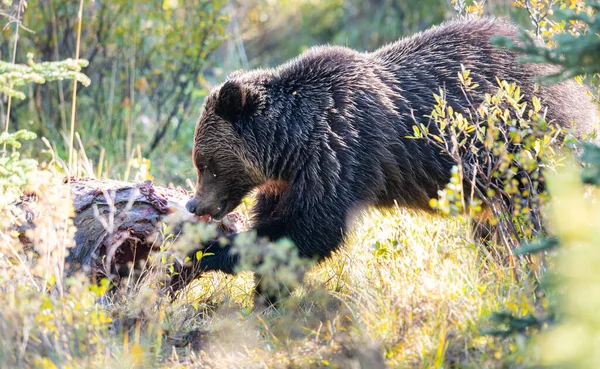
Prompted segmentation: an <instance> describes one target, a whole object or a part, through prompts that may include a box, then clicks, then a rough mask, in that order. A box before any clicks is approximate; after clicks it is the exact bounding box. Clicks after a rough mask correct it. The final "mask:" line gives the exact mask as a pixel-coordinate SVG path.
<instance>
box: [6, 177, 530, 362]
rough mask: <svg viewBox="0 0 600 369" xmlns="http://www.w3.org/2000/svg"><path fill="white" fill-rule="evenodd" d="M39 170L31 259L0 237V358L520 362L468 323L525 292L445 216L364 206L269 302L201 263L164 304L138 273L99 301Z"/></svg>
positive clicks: (64, 201) (247, 278) (518, 354)
mask: <svg viewBox="0 0 600 369" xmlns="http://www.w3.org/2000/svg"><path fill="white" fill-rule="evenodd" d="M46 173H47V172H46ZM36 178H41V177H40V174H39V172H38V173H37V174H36ZM51 178H55V177H52V176H51V177H50V178H47V179H49V180H50V181H49V182H48V183H51V185H42V184H40V181H36V180H34V181H31V183H32V186H35V187H36V188H35V190H36V191H37V192H38V193H41V194H43V196H41V197H40V198H41V201H40V203H39V204H38V207H39V211H41V212H44V213H45V214H47V216H45V217H40V218H38V219H42V220H41V221H39V222H38V224H37V229H36V231H35V237H33V240H34V243H35V244H34V246H35V249H36V250H37V251H38V252H41V256H40V257H34V256H33V254H31V253H27V252H19V250H20V245H19V243H18V240H17V239H16V238H15V237H14V236H15V234H14V233H11V232H7V231H3V232H2V233H1V236H2V239H3V242H2V248H0V253H1V255H0V260H2V264H1V265H0V289H1V290H2V293H1V294H0V304H2V306H3V309H2V311H0V330H1V331H2V332H3V334H2V336H0V347H2V349H0V367H15V366H16V367H32V366H34V367H35V366H37V367H53V366H56V367H63V366H69V367H119V368H120V367H185V368H187V367H219V368H220V367H222V368H234V367H244V368H246V367H249V368H253V367H256V368H262V367H298V368H304V367H337V368H358V367H369V368H377V367H383V366H384V365H385V366H386V367H392V368H442V367H444V368H447V367H460V368H463V367H465V368H468V367H473V368H482V367H502V365H503V364H504V365H505V364H506V363H516V362H517V361H520V360H522V359H523V352H522V348H520V347H517V346H516V345H515V344H514V342H513V341H503V342H500V341H498V340H496V339H492V338H490V337H487V336H482V335H481V334H480V329H481V327H484V326H485V325H486V324H487V317H488V315H489V314H490V313H491V312H492V311H495V310H498V309H505V308H507V309H511V310H513V311H517V312H522V309H527V306H529V302H528V301H529V298H528V296H530V295H531V292H530V289H529V288H528V287H527V284H526V283H524V282H523V281H522V280H521V282H520V281H518V280H515V279H514V278H513V276H512V273H511V271H510V270H508V269H506V268H505V267H503V266H501V265H498V264H495V263H492V262H489V261H486V260H485V258H484V257H483V255H484V254H483V253H480V252H478V249H479V248H478V247H477V246H476V245H474V244H473V243H472V242H471V241H470V238H469V237H468V235H469V229H468V227H467V226H466V225H465V224H464V223H463V222H462V221H461V220H460V219H458V218H443V217H437V216H432V215H424V214H417V213H413V212H410V211H407V210H401V209H394V210H391V211H389V212H380V211H374V210H373V211H368V212H365V213H364V215H362V216H360V217H359V219H358V220H357V221H356V227H355V230H354V231H353V232H352V234H351V236H350V237H349V239H348V241H347V244H346V246H345V247H344V248H343V250H342V251H340V252H339V253H337V254H336V255H335V256H334V257H333V258H332V259H331V260H328V261H327V262H326V263H323V264H322V265H319V266H317V267H315V268H313V269H312V270H310V271H309V273H308V274H307V276H306V278H305V283H304V286H303V287H302V288H300V289H299V290H297V291H295V292H294V295H293V296H292V297H291V298H290V299H289V300H288V301H286V303H285V304H284V305H283V306H282V307H281V308H279V309H273V308H269V309H266V308H264V307H254V306H253V302H252V301H253V299H252V297H253V295H252V280H253V278H252V275H251V273H243V274H242V275H240V276H238V277H235V278H234V277H228V276H225V275H222V274H218V273H208V274H206V275H205V276H204V277H203V278H201V279H200V280H198V281H197V282H196V283H194V285H193V286H191V288H190V289H189V291H187V292H188V293H187V294H186V295H185V296H183V297H182V298H180V299H179V300H177V301H176V302H175V303H173V304H171V303H168V302H166V301H165V299H164V298H163V297H162V296H160V294H159V293H157V291H158V290H159V288H158V287H157V286H156V285H155V284H154V283H152V282H151V280H149V281H146V282H140V281H131V283H129V284H128V285H127V288H125V289H124V290H123V291H122V292H123V293H122V294H120V295H119V296H120V297H119V298H116V299H114V300H112V301H111V300H107V299H99V297H100V296H101V295H102V294H103V293H104V289H103V288H102V287H98V286H97V285H95V284H90V283H89V282H88V281H86V280H84V279H82V278H77V277H75V278H67V279H66V280H65V281H64V282H62V283H61V281H62V280H63V278H65V276H64V272H63V271H62V264H61V260H62V259H61V258H62V256H63V255H64V253H65V247H68V246H69V245H70V244H71V242H72V241H71V240H72V232H73V231H72V229H71V228H70V223H69V222H70V221H69V220H68V216H69V214H70V211H69V210H68V208H69V205H68V204H69V197H68V193H65V190H66V187H64V186H62V185H59V184H58V183H56V182H52V180H51ZM44 182H46V181H44ZM3 203H4V205H5V207H4V209H5V210H4V215H5V214H7V210H6V209H7V206H6V204H7V203H8V202H6V201H5V202H3ZM65 206H67V208H64V207H65ZM62 286H64V289H63V287H62ZM99 301H103V303H102V304H98V302H99ZM515 342H516V341H515Z"/></svg>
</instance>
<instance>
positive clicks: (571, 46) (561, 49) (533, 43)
mask: <svg viewBox="0 0 600 369" xmlns="http://www.w3.org/2000/svg"><path fill="white" fill-rule="evenodd" d="M589 6H590V8H591V10H590V11H589V12H590V14H587V13H585V12H580V13H574V12H573V11H571V10H561V11H557V12H556V15H557V18H558V19H559V22H560V23H561V24H562V25H563V27H564V24H565V23H568V22H572V23H576V22H580V23H583V25H584V30H583V31H582V32H581V33H580V32H577V33H575V32H574V31H573V32H563V33H559V34H557V35H555V36H554V37H553V41H554V42H555V43H557V44H558V46H557V47H555V48H548V47H546V46H545V45H540V43H539V40H536V39H535V38H533V37H532V36H531V35H529V34H527V33H523V34H522V38H521V40H520V43H518V44H517V43H515V42H513V41H510V40H508V39H505V38H497V39H496V43H497V44H498V45H500V46H503V47H508V48H510V49H512V50H515V51H519V52H521V53H523V54H524V55H526V56H525V57H524V58H523V61H526V62H531V63H550V64H554V65H557V66H560V70H559V71H557V72H556V73H555V74H553V75H550V76H549V77H548V79H549V81H553V82H557V81H560V80H564V79H568V78H573V77H576V76H580V75H582V74H588V75H590V76H591V75H593V74H595V73H600V64H599V63H598V59H600V38H599V37H598V34H600V18H599V17H598V16H597V15H596V12H598V11H600V5H598V4H590V5H589ZM591 14H593V15H591Z"/></svg>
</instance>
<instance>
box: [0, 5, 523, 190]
mask: <svg viewBox="0 0 600 369" xmlns="http://www.w3.org/2000/svg"><path fill="white" fill-rule="evenodd" d="M0 4H2V5H1V6H2V7H1V8H0V14H1V15H3V16H4V17H3V18H2V20H3V21H4V24H3V27H2V29H1V33H0V60H4V61H11V60H12V59H13V58H14V60H15V61H16V62H17V63H26V62H27V54H28V53H32V54H33V60H34V61H36V62H40V61H59V60H63V59H66V58H73V57H74V56H75V49H76V42H77V28H76V27H77V13H78V2H73V1H66V0H47V1H39V2H35V1H34V2H31V1H30V2H25V1H22V0H21V1H18V0H10V1H9V0H2V1H0ZM473 4H475V5H476V6H479V7H480V9H479V8H477V9H471V10H472V11H475V12H484V13H487V14H495V15H506V16H511V17H512V18H513V19H516V20H520V21H521V22H522V23H523V24H527V23H528V22H529V17H528V14H527V11H526V10H525V9H524V8H523V7H515V6H513V4H512V0H489V1H486V2H470V3H469V4H465V2H464V1H462V0H461V1H458V2H452V1H450V0H419V1H405V0H376V1H362V0H278V1H274V0H237V1H234V0H203V1H195V0H151V1H143V2H132V1H124V0H113V1H104V0H97V1H92V2H85V3H84V7H83V18H82V30H81V50H80V57H81V58H82V59H86V60H88V61H89V66H87V68H85V69H84V70H83V71H84V73H85V74H86V75H87V76H89V78H90V79H91V84H90V85H89V86H88V87H86V88H80V89H79V91H78V100H79V104H78V106H77V126H76V132H77V133H78V134H79V136H80V138H81V143H82V146H79V145H78V142H77V140H76V142H75V149H77V151H78V153H79V156H78V157H79V158H80V159H81V160H84V161H86V165H85V166H84V167H86V168H88V172H89V173H80V174H83V175H91V174H96V175H100V176H103V177H113V178H116V177H120V178H124V177H130V175H129V173H130V172H131V168H135V167H138V168H139V167H141V166H146V167H148V166H150V171H149V174H148V175H152V176H153V177H155V179H156V180H157V181H158V182H161V183H165V184H168V183H173V184H178V185H182V184H185V180H186V179H187V178H193V177H194V173H193V170H192V164H191V161H190V160H189V155H190V152H191V144H192V135H193V129H194V124H195V121H196V119H197V116H198V115H199V112H200V107H201V104H202V101H203V98H204V97H205V96H206V94H207V91H209V90H210V89H211V87H212V86H213V85H214V84H216V83H220V82H222V81H223V80H224V79H225V78H226V76H227V74H228V73H229V72H231V71H233V70H235V69H239V68H253V67H272V66H276V65H277V64H280V63H282V62H284V61H286V60H288V59H290V58H293V57H294V56H296V55H298V54H299V53H301V52H302V51H303V50H305V49H306V48H308V47H311V46H314V45H318V44H325V43H334V44H342V45H347V46H350V47H353V48H357V49H360V50H372V49H374V48H377V47H379V46H381V45H383V44H385V43H388V42H392V41H394V40H396V39H398V38H400V37H402V36H403V35H407V34H411V33H414V32H416V31H420V30H424V29H426V28H428V27H430V26H432V25H434V24H439V23H440V22H442V21H443V20H445V19H448V18H451V17H453V16H455V15H456V10H455V9H457V8H458V7H462V8H464V9H466V8H467V7H468V6H473ZM25 6H26V7H25ZM17 25H18V26H19V32H16V31H17ZM17 37H18V42H17V44H16V48H15V40H16V38H17ZM15 51H16V54H14V52H15ZM22 92H24V93H25V95H26V96H27V98H26V99H23V100H20V99H14V100H13V102H12V111H11V114H10V126H11V127H12V128H13V129H15V130H17V129H24V128H26V129H28V130H31V131H33V132H35V133H37V134H38V135H39V136H42V137H46V138H47V139H48V140H49V141H50V142H51V143H52V145H53V146H54V150H55V151H56V152H57V153H58V154H59V156H61V157H66V156H67V154H66V152H67V150H68V146H69V140H68V138H67V137H68V130H69V129H68V126H69V120H70V106H71V105H70V102H71V93H72V83H65V82H64V81H61V80H59V81H55V82H49V83H45V84H30V85H27V86H24V87H23V88H22ZM2 99H3V100H4V101H3V104H0V121H1V122H2V123H3V124H2V125H3V126H4V124H5V122H6V115H7V112H6V99H7V97H6V96H3V97H2ZM38 143H39V142H38ZM83 148H85V150H84V149H83ZM41 149H42V147H40V146H32V147H29V154H34V155H35V154H37V153H38V152H40V151H41ZM84 154H85V155H84ZM129 179H132V178H129Z"/></svg>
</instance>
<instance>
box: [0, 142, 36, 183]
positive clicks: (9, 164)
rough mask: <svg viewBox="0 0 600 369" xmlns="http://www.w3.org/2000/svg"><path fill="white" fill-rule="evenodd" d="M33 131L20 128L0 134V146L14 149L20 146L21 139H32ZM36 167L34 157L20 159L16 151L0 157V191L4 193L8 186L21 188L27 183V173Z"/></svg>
mask: <svg viewBox="0 0 600 369" xmlns="http://www.w3.org/2000/svg"><path fill="white" fill-rule="evenodd" d="M35 138H36V135H35V133H32V132H29V131H26V130H20V131H17V132H15V133H6V132H3V133H2V134H0V146H5V145H9V146H12V147H14V148H16V149H18V148H20V147H21V141H23V140H33V139H35ZM36 167H37V161H36V160H34V159H22V158H21V156H20V153H19V152H18V151H13V152H12V153H10V154H8V155H3V156H1V157H0V193H6V191H7V189H8V188H10V187H17V188H23V187H24V186H25V184H26V183H27V175H28V174H29V172H31V171H32V170H33V169H34V168H36Z"/></svg>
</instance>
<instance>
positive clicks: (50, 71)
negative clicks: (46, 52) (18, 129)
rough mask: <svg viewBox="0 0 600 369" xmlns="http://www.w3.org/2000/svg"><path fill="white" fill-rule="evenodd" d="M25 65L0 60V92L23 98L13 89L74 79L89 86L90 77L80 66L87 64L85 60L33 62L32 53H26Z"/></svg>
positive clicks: (23, 95) (20, 93) (22, 94)
mask: <svg viewBox="0 0 600 369" xmlns="http://www.w3.org/2000/svg"><path fill="white" fill-rule="evenodd" d="M27 59H28V62H27V65H21V64H12V63H7V62H5V61H1V60H0V93H4V94H6V95H7V96H14V97H16V98H18V99H24V98H25V94H24V93H23V92H20V91H18V90H16V89H15V87H19V86H24V85H26V84H28V83H31V82H35V83H39V84H42V83H46V82H51V81H59V80H60V81H62V80H65V79H66V80H69V79H76V80H77V81H79V82H81V83H82V84H83V85H84V86H89V84H90V83H91V81H90V79H89V78H88V77H87V76H86V75H85V74H83V73H80V71H81V68H85V67H87V66H88V62H87V60H73V59H66V60H62V61H59V62H43V63H35V62H34V61H33V55H32V54H28V55H27Z"/></svg>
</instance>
